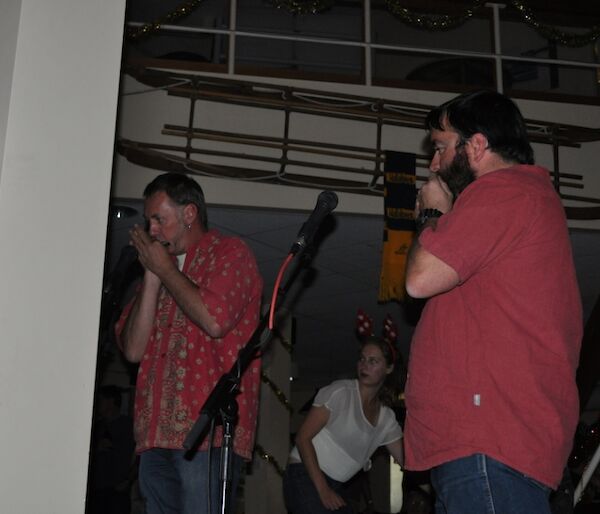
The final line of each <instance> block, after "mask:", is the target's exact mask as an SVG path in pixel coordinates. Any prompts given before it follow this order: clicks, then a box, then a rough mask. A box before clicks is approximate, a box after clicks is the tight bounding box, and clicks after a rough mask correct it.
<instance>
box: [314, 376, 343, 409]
mask: <svg viewBox="0 0 600 514" xmlns="http://www.w3.org/2000/svg"><path fill="white" fill-rule="evenodd" d="M343 388H344V384H343V383H342V382H340V381H336V382H332V383H331V384H329V385H327V386H325V387H323V388H321V389H319V391H318V392H317V395H316V396H315V399H314V400H313V405H314V406H315V407H321V406H325V407H326V408H327V410H329V411H335V410H336V407H337V406H338V405H339V402H340V400H341V399H342V396H343V395H341V394H339V393H340V392H341V391H342V390H343Z"/></svg>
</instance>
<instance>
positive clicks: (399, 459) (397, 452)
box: [385, 437, 404, 467]
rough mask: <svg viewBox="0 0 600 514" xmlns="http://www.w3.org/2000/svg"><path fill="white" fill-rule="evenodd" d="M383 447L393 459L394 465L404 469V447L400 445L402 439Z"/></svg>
mask: <svg viewBox="0 0 600 514" xmlns="http://www.w3.org/2000/svg"><path fill="white" fill-rule="evenodd" d="M385 447H386V448H387V449H388V452H390V454H391V456H392V457H394V461H395V462H396V464H398V465H399V466H400V467H404V445H403V444H402V437H401V438H400V439H396V440H395V441H393V442H391V443H389V444H386V445H385Z"/></svg>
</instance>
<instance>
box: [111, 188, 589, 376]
mask: <svg viewBox="0 0 600 514" xmlns="http://www.w3.org/2000/svg"><path fill="white" fill-rule="evenodd" d="M290 192H293V189H290ZM316 198H317V194H316V193H315V202H316ZM117 204H119V205H128V206H131V207H133V208H135V209H136V210H137V212H138V213H141V212H142V204H141V201H118V202H114V203H113V209H112V211H113V212H114V205H117ZM308 215H309V213H307V212H292V211H280V210H272V209H271V210H270V209H254V208H232V207H220V206H209V211H208V216H209V224H210V226H211V228H217V229H219V230H220V231H222V232H224V233H226V234H234V235H238V236H240V237H242V238H243V239H244V240H245V241H246V242H247V243H248V245H249V246H250V247H251V248H252V249H253V251H254V253H255V255H256V258H257V261H258V265H259V267H260V270H261V273H262V275H263V278H264V282H265V288H264V301H265V302H267V301H270V298H271V294H272V289H273V285H274V282H275V278H276V276H277V272H278V270H279V268H280V267H281V265H282V264H283V261H284V259H285V257H286V255H287V254H288V252H289V250H290V247H291V245H292V243H293V242H294V240H295V237H296V235H297V233H298V231H299V229H300V227H301V226H302V224H303V223H304V222H305V221H306V219H307V218H308ZM331 218H332V219H330V220H326V222H325V223H323V225H322V229H323V230H322V232H323V233H325V235H324V236H323V238H322V241H321V242H320V244H319V246H318V250H317V251H316V252H315V255H314V256H313V258H312V260H311V261H310V267H308V266H306V265H303V267H302V273H301V274H300V276H299V278H298V279H296V280H295V281H294V282H293V285H292V287H290V289H289V291H288V293H287V295H286V303H287V304H289V307H290V309H291V310H292V312H293V315H294V317H295V320H296V325H295V326H296V329H295V337H294V338H293V339H294V340H293V343H294V350H293V361H294V362H295V366H294V375H295V377H294V378H295V379H296V380H298V381H299V382H300V383H306V384H309V385H314V386H315V387H317V386H320V385H323V384H324V383H327V382H329V381H331V380H332V379H335V378H338V377H344V376H351V375H352V374H353V373H354V365H355V361H356V355H357V354H356V350H357V340H356V337H355V335H354V327H355V318H356V313H357V310H358V309H359V308H361V309H363V310H364V311H365V312H367V313H368V314H369V315H371V316H372V317H373V318H374V321H375V327H376V329H377V331H378V330H380V327H381V326H382V325H381V322H382V320H383V318H384V317H385V315H386V314H387V313H389V314H391V315H392V317H393V319H394V320H395V321H396V323H397V324H398V326H399V327H400V330H399V332H400V335H399V346H400V349H401V351H402V353H403V354H404V355H405V356H406V355H407V353H408V349H409V341H410V337H411V335H412V326H411V324H410V323H407V322H406V321H404V317H405V314H404V312H403V310H402V309H401V307H400V306H399V304H397V303H395V302H389V303H386V304H378V303H377V294H378V285H379V273H380V268H381V251H382V230H383V217H379V216H364V215H350V214H337V213H335V212H334V213H333V215H332V216H331ZM136 222H137V223H140V222H143V220H142V217H141V215H140V214H138V215H136V216H133V217H130V218H121V219H116V218H113V219H112V220H111V223H110V233H109V246H110V248H109V253H108V254H107V266H108V269H111V268H113V267H114V265H115V263H116V260H117V259H118V257H119V254H120V251H121V248H122V247H123V245H125V244H127V241H128V230H129V227H131V226H132V225H133V223H136ZM328 231H329V232H328ZM327 232H328V233H327ZM571 237H572V241H573V248H574V255H575V261H576V267H577V274H578V279H579V283H580V287H581V291H582V298H583V302H584V309H585V314H586V319H587V316H588V314H589V312H590V310H591V309H592V307H593V305H594V303H595V302H596V300H597V298H598V296H599V294H600V273H598V271H597V266H598V263H599V262H600V232H594V231H581V230H578V231H573V232H572V234H571ZM311 268H312V270H311ZM309 270H310V271H309ZM313 270H314V271H313ZM548 280H552V277H548Z"/></svg>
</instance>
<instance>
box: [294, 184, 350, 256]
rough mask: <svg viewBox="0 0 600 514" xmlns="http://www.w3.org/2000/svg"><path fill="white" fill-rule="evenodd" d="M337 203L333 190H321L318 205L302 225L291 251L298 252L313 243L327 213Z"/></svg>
mask: <svg viewBox="0 0 600 514" xmlns="http://www.w3.org/2000/svg"><path fill="white" fill-rule="evenodd" d="M337 204H338V197H337V195H336V194H335V193H334V192H333V191H323V192H321V194H320V195H319V197H318V198H317V205H316V206H315V208H314V209H313V211H312V213H311V214H310V216H309V218H308V219H307V220H306V222H305V223H304V224H303V225H302V227H300V231H299V232H298V236H297V237H296V241H294V244H293V245H292V248H291V249H290V253H292V254H296V253H298V252H299V251H300V250H303V249H306V248H307V247H308V246H310V245H311V244H312V241H313V238H314V237H315V234H316V232H317V229H318V228H319V226H320V225H321V223H322V222H323V220H324V219H325V218H326V217H327V215H328V214H329V213H331V211H333V210H334V209H335V208H336V207H337Z"/></svg>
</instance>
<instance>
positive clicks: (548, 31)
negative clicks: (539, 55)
mask: <svg viewBox="0 0 600 514" xmlns="http://www.w3.org/2000/svg"><path fill="white" fill-rule="evenodd" d="M511 6H512V7H513V8H514V9H516V11H517V12H518V13H519V14H520V15H521V18H522V19H523V21H524V22H525V23H527V24H528V25H530V26H531V27H533V28H534V29H535V30H537V31H538V32H539V33H540V34H541V35H542V36H543V37H545V38H546V39H548V40H549V41H553V42H555V43H558V44H560V45H563V46H570V47H582V46H586V45H590V44H592V43H593V42H594V41H596V39H598V37H600V26H598V25H594V26H593V27H592V28H591V29H590V30H588V31H587V32H586V33H585V34H571V33H569V32H563V31H562V30H558V29H557V28H556V27H549V26H548V25H542V24H541V23H539V22H538V21H537V20H536V16H535V13H534V12H533V11H532V10H531V8H530V7H529V6H528V5H527V3H526V2H523V1H522V0H521V1H519V0H513V1H511Z"/></svg>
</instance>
